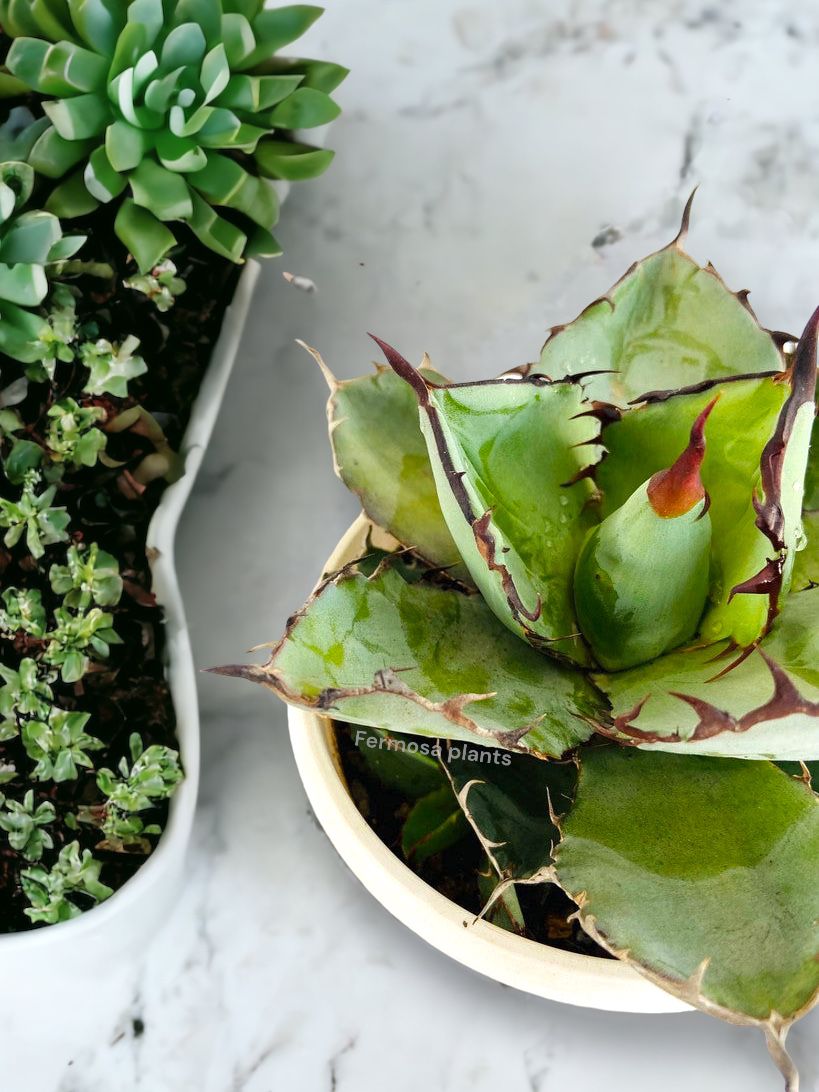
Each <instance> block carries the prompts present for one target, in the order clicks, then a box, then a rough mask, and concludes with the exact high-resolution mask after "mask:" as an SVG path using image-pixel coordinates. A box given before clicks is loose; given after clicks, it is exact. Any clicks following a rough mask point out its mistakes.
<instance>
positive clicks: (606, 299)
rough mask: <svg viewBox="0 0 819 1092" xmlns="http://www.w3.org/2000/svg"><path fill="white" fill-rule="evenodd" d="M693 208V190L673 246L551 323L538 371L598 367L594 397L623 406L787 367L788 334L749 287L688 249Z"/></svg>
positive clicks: (591, 389) (556, 373) (591, 386)
mask: <svg viewBox="0 0 819 1092" xmlns="http://www.w3.org/2000/svg"><path fill="white" fill-rule="evenodd" d="M692 199H693V194H692ZM690 211H691V200H689V202H688V204H687V206H686V209H685V212H684V214H683V221H682V226H681V228H680V231H679V233H678V234H677V236H676V238H675V239H674V240H673V241H672V242H671V243H670V244H669V245H668V246H666V247H664V248H663V249H662V250H659V251H657V252H656V253H655V254H651V255H649V257H647V258H644V259H643V260H642V261H639V262H636V263H635V264H634V265H632V266H631V268H630V269H629V270H628V271H627V272H626V273H625V275H624V276H623V277H622V278H621V279H620V280H619V281H618V282H617V283H616V284H615V285H614V286H613V287H612V288H610V289H609V291H608V292H607V293H606V294H605V296H602V297H601V298H600V299H598V300H596V301H595V302H594V303H591V304H589V306H588V307H586V308H585V309H584V310H583V311H582V313H581V314H580V315H579V316H578V317H577V318H576V319H575V320H574V321H573V322H570V323H568V324H566V325H562V326H556V327H554V328H553V330H552V332H551V334H550V336H549V338H548V340H547V341H546V344H545V345H544V346H543V350H542V352H541V355H540V360H539V362H538V363H537V364H535V365H534V367H533V369H532V372H531V373H530V374H541V375H548V376H550V377H551V378H553V379H557V378H560V377H563V376H576V375H580V374H587V373H589V372H598V373H599V374H597V375H594V376H592V377H590V379H589V381H588V383H587V390H588V395H589V397H590V398H592V399H598V400H601V401H604V402H608V403H612V404H614V405H617V406H621V407H625V406H627V405H629V404H630V403H631V402H632V400H634V399H638V398H640V396H641V395H644V394H646V393H647V392H649V391H658V390H669V391H671V390H679V389H680V388H681V387H690V386H693V385H695V384H697V383H701V382H704V381H713V380H717V379H726V378H728V377H730V376H732V375H742V374H751V373H754V374H756V373H765V372H777V371H784V369H785V361H784V359H783V356H782V352H781V347H780V346H781V341H782V338H781V337H778V336H777V335H774V334H772V333H771V332H770V331H768V330H765V329H763V328H762V327H761V326H760V325H759V323H758V321H757V319H756V316H755V315H754V313H753V311H752V310H751V308H750V306H749V304H748V300H747V292H740V293H733V292H731V291H730V290H729V289H728V288H727V287H726V285H725V283H724V282H723V281H722V280H721V278H720V277H719V275H718V274H717V272H716V270H715V269H714V268H713V266H711V265H707V266H700V265H699V264H698V263H697V262H695V261H694V259H693V258H691V257H690V256H689V255H688V254H686V252H685V251H684V249H683V245H684V243H685V239H686V236H687V233H688V220H689V215H690Z"/></svg>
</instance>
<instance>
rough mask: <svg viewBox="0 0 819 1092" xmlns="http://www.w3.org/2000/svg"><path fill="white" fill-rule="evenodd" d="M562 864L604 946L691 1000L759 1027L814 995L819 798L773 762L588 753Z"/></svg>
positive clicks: (780, 1026)
mask: <svg viewBox="0 0 819 1092" xmlns="http://www.w3.org/2000/svg"><path fill="white" fill-rule="evenodd" d="M562 833H563V839H562V841H561V843H560V845H559V847H558V849H557V851H556V857H555V875H556V878H557V880H558V882H559V883H560V885H561V886H562V887H563V888H564V890H565V891H566V892H567V894H568V895H569V896H570V897H571V898H572V899H574V900H575V901H576V902H577V904H578V906H579V907H580V910H579V918H580V922H581V924H582V925H583V928H584V929H585V930H586V931H587V932H589V933H591V935H592V936H593V937H594V938H595V939H596V940H598V942H599V943H601V944H602V945H603V946H604V947H606V948H608V949H609V950H610V951H611V952H612V953H614V954H615V955H617V956H619V957H620V958H621V959H624V960H626V961H627V962H628V963H630V964H631V965H632V966H634V967H635V968H636V969H637V970H639V971H640V972H641V973H643V974H645V975H647V976H648V977H649V978H651V979H652V981H654V982H656V983H657V984H658V985H660V986H662V987H663V988H664V989H666V990H668V991H669V992H670V993H672V994H675V995H676V996H678V997H681V998H682V999H683V1000H685V1001H687V1002H688V1003H690V1004H692V1005H695V1006H697V1007H698V1008H701V1009H703V1010H705V1011H706V1012H709V1013H712V1014H714V1015H719V1016H723V1017H725V1018H727V1019H729V1020H731V1021H733V1022H736V1023H745V1024H751V1025H756V1026H758V1027H760V1028H762V1029H763V1030H764V1031H765V1033H766V1037H767V1039H768V1042H769V1046H770V1048H771V1052H772V1054H773V1055H774V1058H775V1059H776V1061H777V1063H778V1064H779V1065H780V1066H781V1067H782V1069H783V1071H784V1072H785V1073H786V1075H787V1076H788V1077H789V1078H790V1080H791V1082H792V1083H790V1084H789V1087H791V1088H795V1087H796V1083H795V1080H794V1077H795V1074H794V1071H793V1067H792V1065H791V1063H790V1060H789V1059H788V1057H787V1054H786V1053H785V1050H784V1039H785V1035H786V1033H787V1029H788V1027H789V1026H790V1024H791V1023H792V1022H793V1021H794V1020H795V1019H797V1018H798V1017H799V1016H800V1015H802V1014H803V1013H804V1012H805V1011H807V1009H809V1008H810V1007H811V1006H812V1005H813V1004H814V1003H815V1001H816V999H817V995H819V961H817V958H816V954H817V945H819V932H818V931H817V921H819V884H817V882H816V876H817V870H819V801H817V797H816V796H815V794H814V793H813V792H812V791H811V790H810V788H809V787H808V786H807V785H806V784H805V783H804V782H802V781H801V780H797V779H795V778H792V777H789V776H788V775H787V774H785V773H783V772H782V771H781V770H778V769H777V768H776V767H775V766H773V765H771V764H769V763H765V762H730V761H727V760H716V759H708V758H687V759H682V758H680V757H674V756H671V755H660V754H642V753H640V752H637V751H629V750H624V749H621V748H617V747H604V748H590V749H588V750H587V751H586V752H585V753H584V756H583V760H582V763H581V770H580V778H579V783H578V789H577V799H576V802H575V804H574V807H573V808H572V810H571V812H570V813H569V815H568V816H567V817H566V818H565V819H564V820H563V822H562Z"/></svg>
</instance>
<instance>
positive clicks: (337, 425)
mask: <svg viewBox="0 0 819 1092" xmlns="http://www.w3.org/2000/svg"><path fill="white" fill-rule="evenodd" d="M308 351H309V352H310V353H311V354H312V355H313V357H314V358H315V359H316V360H317V361H318V364H319V366H320V367H321V369H322V372H323V373H324V376H325V378H326V379H327V383H328V386H329V387H330V398H329V400H328V402H327V419H328V422H329V425H330V442H331V444H332V447H333V458H334V463H335V470H336V473H337V474H338V476H339V477H340V478H341V480H342V481H343V482H344V484H345V485H346V486H347V488H348V489H351V490H352V491H353V492H354V493H356V494H357V495H358V496H359V497H360V498H361V505H362V508H363V509H364V511H365V512H366V514H367V515H368V516H369V517H370V519H371V520H372V521H373V522H374V523H375V524H377V525H378V526H379V527H382V528H383V529H384V530H385V531H388V532H389V533H390V534H391V535H393V537H394V538H396V539H398V541H399V542H400V543H402V544H403V545H404V546H408V547H410V548H411V549H413V550H416V551H417V552H418V553H419V554H420V555H421V557H423V558H425V559H426V560H427V561H429V562H430V564H432V565H439V566H443V567H446V566H451V565H457V564H458V563H459V562H460V554H459V553H458V548H457V547H456V545H455V543H454V542H453V540H452V535H450V533H449V529H448V527H447V525H446V521H445V520H444V517H443V513H442V512H441V506H440V504H439V502H438V494H437V491H436V489H435V480H434V478H433V476H432V467H431V466H430V462H429V456H428V454H427V446H426V443H425V442H424V438H423V436H422V435H421V429H420V426H419V423H418V403H417V402H416V400H415V396H414V395H413V393H412V391H411V390H410V388H409V387H408V386H407V384H406V383H404V382H403V381H402V380H401V379H399V377H398V376H397V375H395V373H394V372H391V371H389V370H388V369H386V368H378V369H376V371H375V373H374V374H372V375H364V376H359V377H358V378H356V379H348V380H342V381H339V380H337V379H336V378H335V376H334V375H333V374H332V373H331V372H330V370H329V368H328V367H327V365H326V364H325V363H324V361H323V360H322V359H321V356H320V355H319V354H318V353H317V352H316V351H315V350H314V349H308ZM425 375H427V376H428V377H429V378H430V380H432V381H435V382H441V383H445V382H446V380H445V379H444V378H443V377H442V376H440V375H439V374H438V373H437V372H434V371H433V370H432V369H431V368H429V367H427V368H426V369H425Z"/></svg>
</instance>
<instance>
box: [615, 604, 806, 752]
mask: <svg viewBox="0 0 819 1092" xmlns="http://www.w3.org/2000/svg"><path fill="white" fill-rule="evenodd" d="M817 611H819V589H817V588H808V589H805V590H802V591H793V592H792V593H791V594H790V595H789V596H788V598H787V600H786V601H785V604H784V607H783V609H782V611H781V613H780V615H779V617H778V618H777V620H776V624H775V625H774V626H773V628H772V630H771V632H770V633H769V634H768V635H767V636H766V637H765V638H764V640H762V642H761V643H760V644H759V646H758V647H757V648H756V649H754V650H753V651H752V652H751V653H750V655H748V656H747V657H745V658H744V659H743V660H742V661H741V662H739V663H737V662H736V659H737V658H736V652H735V649H734V647H733V645H732V644H731V643H730V642H728V641H722V642H719V643H717V644H715V645H708V646H700V647H694V648H684V649H678V650H676V651H674V652H670V653H668V654H667V655H665V656H660V657H658V659H656V660H655V661H654V662H653V663H651V664H643V665H642V666H640V667H637V668H633V669H632V670H630V671H619V672H615V673H612V674H608V675H602V674H598V675H595V676H594V680H595V682H596V683H597V685H598V686H599V687H600V689H601V690H602V691H603V692H604V693H605V694H606V696H607V697H608V699H609V701H610V703H611V707H612V714H611V718H610V719H609V720H603V721H601V722H600V723H599V724H598V730H599V731H601V732H602V733H604V734H605V735H608V736H610V737H611V738H612V739H615V740H617V741H619V742H621V743H627V744H630V745H632V746H638V747H640V748H643V749H650V750H663V751H672V752H678V753H679V752H685V753H687V754H690V753H694V754H703V755H722V756H732V757H735V758H751V759H764V758H769V759H777V760H791V761H796V762H798V761H800V760H804V761H813V760H816V759H819V628H817V625H816V618H817ZM727 664H733V665H734V666H732V667H731V670H730V671H724V668H725V666H726V665H727Z"/></svg>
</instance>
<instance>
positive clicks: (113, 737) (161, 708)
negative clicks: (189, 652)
mask: <svg viewBox="0 0 819 1092" xmlns="http://www.w3.org/2000/svg"><path fill="white" fill-rule="evenodd" d="M35 201H36V195H35ZM66 230H67V231H69V232H70V233H72V234H73V233H75V232H83V233H86V234H87V235H88V241H87V242H86V244H85V246H84V247H83V249H82V251H81V252H80V254H79V255H78V259H81V260H83V261H92V260H93V261H96V262H107V263H109V264H110V265H111V266H112V267H113V268H114V271H115V275H114V277H113V278H112V279H98V278H95V277H92V276H88V275H83V276H82V277H80V278H79V279H77V280H76V281H74V282H73V283H74V284H75V285H76V286H77V287H78V288H80V289H81V293H82V294H81V298H80V300H79V302H78V321H79V323H80V324H83V323H94V324H96V326H97V327H98V331H99V332H98V334H97V335H95V336H98V337H102V338H105V339H107V340H109V341H111V342H121V341H123V340H124V339H125V338H126V337H128V336H130V335H133V336H135V337H138V338H139V339H140V342H141V345H140V348H139V350H138V353H139V355H140V356H142V357H143V358H144V360H145V362H146V364H147V366H148V371H147V372H146V374H145V375H142V376H140V377H138V378H137V379H133V380H131V381H130V382H129V386H128V391H129V397H128V398H127V399H115V398H109V397H108V396H105V395H104V396H101V397H99V398H92V399H90V400H89V398H88V396H87V395H85V396H83V395H82V393H81V392H82V386H83V383H84V381H85V378H86V376H87V374H88V373H87V370H86V369H85V368H84V367H83V366H82V365H81V364H79V363H77V362H75V363H72V364H61V363H58V364H57V369H56V373H55V384H54V388H53V389H52V387H51V386H50V385H49V384H48V383H35V382H30V383H29V391H28V396H27V398H26V400H25V401H24V402H23V403H21V404H20V405H18V406H16V409H18V410H19V411H20V413H21V416H22V418H23V420H24V421H25V422H26V424H27V426H28V428H27V430H26V432H20V433H18V437H20V438H23V437H25V438H29V439H34V440H38V439H40V438H41V437H42V434H43V432H44V431H45V426H46V420H47V419H46V412H47V410H48V408H49V406H50V405H51V403H52V401H53V400H55V399H58V398H65V397H74V398H76V399H77V401H81V400H84V401H85V402H86V404H88V403H89V401H90V402H91V403H96V404H98V405H102V406H104V407H105V408H106V409H107V410H108V411H109V418H110V417H113V416H116V415H117V414H118V413H121V412H122V411H124V410H127V409H128V408H130V407H132V406H135V405H141V406H142V407H144V408H145V409H146V410H147V411H148V412H149V413H150V414H151V415H152V416H153V417H154V418H155V419H156V420H157V422H158V423H159V424H160V425H161V427H162V429H163V431H164V433H165V436H166V438H167V440H168V442H169V443H170V445H171V447H172V448H173V449H174V451H178V449H179V444H180V441H181V440H182V437H183V434H184V431H185V426H186V424H187V421H188V418H189V416H190V412H191V407H192V404H193V401H194V399H195V397H196V394H197V392H198V390H199V386H200V383H201V380H202V377H203V374H204V372H205V370H206V368H207V366H208V363H209V360H210V356H211V352H212V349H213V346H214V344H215V342H216V339H217V337H218V334H219V330H220V327H221V323H222V317H223V314H224V311H225V308H226V306H227V304H228V303H229V302H230V300H231V298H232V295H233V292H234V289H235V286H236V281H237V278H238V276H239V270H238V269H237V267H236V266H234V265H233V264H232V263H230V262H227V261H225V260H224V259H221V258H219V257H217V256H216V255H215V254H213V253H212V252H211V251H209V250H206V249H205V248H204V247H202V246H201V245H200V244H199V243H198V242H197V241H196V240H195V238H194V237H193V235H192V234H190V233H188V232H184V231H183V230H182V229H180V232H179V237H180V241H181V243H182V245H181V246H180V248H179V250H178V251H176V252H174V253H173V254H172V255H171V258H172V259H173V260H174V261H175V263H176V265H177V267H178V270H179V276H181V277H183V278H184V280H185V281H186V283H187V290H186V292H185V293H184V294H183V295H182V296H180V297H179V298H178V299H177V301H176V304H175V306H174V307H173V308H172V309H171V310H170V311H169V312H167V313H166V314H161V313H159V312H158V311H157V309H156V307H155V305H154V304H153V303H152V302H151V301H150V300H148V299H147V298H146V297H145V296H144V295H142V294H140V293H138V292H136V291H134V290H133V289H130V288H126V287H124V285H123V281H124V280H125V279H127V278H128V277H130V276H133V275H134V274H135V272H136V268H135V266H134V264H133V263H132V262H130V261H129V260H128V256H127V255H126V254H125V253H124V248H123V247H122V245H121V243H119V241H118V240H117V239H116V238H115V237H114V234H113V214H112V212H110V211H109V209H108V208H106V207H104V206H103V207H102V208H101V209H100V210H99V211H97V212H96V213H94V214H92V215H91V216H89V217H87V218H86V219H84V220H76V221H72V222H71V223H70V224H68V225H66ZM22 375H23V366H22V365H20V364H19V363H17V362H16V361H13V360H10V359H8V358H6V357H4V356H2V355H0V377H1V379H2V382H1V383H0V386H2V387H6V386H8V385H9V384H10V383H11V382H13V381H14V380H15V379H16V378H18V377H19V376H22ZM103 425H104V422H103ZM101 427H102V426H101ZM154 450H155V448H154V445H153V444H152V443H151V441H150V440H149V439H148V438H147V437H145V436H144V435H139V434H138V433H137V432H134V431H130V430H129V431H125V432H122V433H118V434H116V435H114V434H109V435H108V443H107V448H106V454H107V456H109V457H110V458H111V459H114V460H116V461H117V462H119V463H121V464H122V465H121V466H118V467H112V468H109V467H106V466H104V465H102V463H98V464H97V466H95V467H93V468H82V469H80V470H78V471H74V470H69V471H67V472H66V474H65V477H64V479H63V481H62V482H61V483H60V486H59V489H58V493H57V496H56V498H55V500H54V502H53V503H54V505H57V506H64V507H65V508H67V509H68V512H69V513H70V516H71V523H70V525H69V529H68V530H69V533H70V535H71V541H73V542H83V541H85V542H97V543H98V544H99V545H100V547H101V548H102V549H104V550H107V551H108V552H109V553H110V554H112V555H113V556H114V557H115V558H117V560H118V561H119V565H120V572H121V574H122V576H123V579H124V583H125V590H124V592H123V595H122V599H121V600H120V603H119V605H118V606H116V607H113V608H109V607H107V608H105V609H106V610H110V611H111V612H112V613H113V615H114V629H115V630H116V632H117V633H118V634H119V635H120V637H121V638H122V641H123V643H122V644H121V645H113V646H112V647H111V654H110V657H109V658H108V659H107V660H106V661H104V662H101V663H99V664H94V670H93V671H92V672H91V673H90V674H88V675H86V676H85V678H84V679H83V680H82V682H81V683H78V684H66V683H64V682H62V681H61V680H60V679H59V678H57V680H56V681H55V682H54V683H53V684H52V689H53V691H54V704H55V705H56V706H57V707H58V708H62V709H66V710H75V709H76V710H80V711H82V712H86V713H90V714H91V718H90V720H89V722H88V725H87V731H88V732H89V733H90V734H91V735H94V736H97V737H98V738H99V739H101V740H102V741H103V742H104V744H105V749H104V750H102V751H95V752H93V759H94V764H95V767H97V768H99V767H103V766H106V767H108V768H110V769H115V768H116V766H117V764H118V762H119V760H120V758H121V757H123V756H126V755H127V754H128V740H129V736H130V735H131V733H132V732H138V733H139V734H140V735H141V737H142V739H143V742H144V744H145V746H146V747H148V746H149V745H150V744H152V743H159V744H165V745H167V746H169V747H174V748H175V747H176V746H177V744H176V724H175V717H174V710H173V704H172V701H171V696H170V691H169V688H168V684H167V681H166V679H165V671H164V646H165V635H164V629H163V615H162V611H161V609H160V608H159V607H158V606H157V604H156V602H155V600H154V597H153V595H152V592H151V573H150V568H149V564H148V558H147V556H146V544H145V539H146V533H147V529H148V524H149V523H150V520H151V517H152V515H153V513H154V511H155V510H156V507H157V505H158V503H159V501H160V499H161V497H162V494H163V492H164V490H165V488H166V487H167V482H166V481H165V480H164V479H160V480H158V481H153V482H151V483H150V484H149V485H148V486H147V487H145V488H144V490H142V489H140V488H139V487H136V488H135V487H134V485H133V482H130V481H129V479H128V475H127V473H126V472H127V471H129V470H133V469H134V468H136V467H137V466H138V465H139V463H140V462H141V461H142V459H143V458H144V457H145V456H146V455H149V454H150V453H151V452H152V451H154ZM3 454H4V455H5V454H8V444H6V445H5V446H4V451H3ZM0 490H1V491H2V494H3V495H4V496H9V497H14V496H16V495H19V487H16V493H15V487H12V486H10V485H9V483H8V481H7V480H6V479H5V477H4V476H2V475H0ZM67 545H68V544H67V543H63V544H62V545H59V546H51V547H47V548H46V551H45V556H44V557H42V558H41V559H40V561H39V562H35V561H34V560H33V559H32V558H31V557H30V555H29V554H28V552H27V550H26V549H25V545H24V544H23V543H20V544H18V545H17V546H15V547H14V548H13V549H12V550H8V549H6V548H5V547H4V546H3V545H2V544H1V543H0V588H6V587H10V586H14V587H19V588H24V587H36V588H39V589H40V591H41V592H42V595H43V602H44V605H45V607H46V610H47V611H48V612H49V614H50V612H51V611H52V610H53V608H54V607H55V606H57V605H58V604H59V597H57V596H55V595H54V594H53V593H52V591H51V588H50V584H49V580H48V571H49V569H50V567H51V565H52V564H54V563H55V562H58V563H63V562H64V558H65V550H66V546H67ZM41 648H42V642H41V641H37V640H35V639H32V638H29V637H25V636H23V635H18V638H17V639H16V640H15V641H13V642H12V641H8V640H4V641H3V642H2V644H0V659H2V662H3V663H5V664H7V665H8V666H10V667H13V668H16V667H17V664H18V663H19V660H20V659H21V658H22V657H23V656H25V655H36V654H37V652H39V651H40V649H41ZM0 761H2V762H13V763H15V765H16V768H17V770H18V771H20V772H21V773H23V774H25V773H26V772H27V771H29V770H30V769H31V768H32V766H33V762H32V760H31V759H30V758H28V757H27V755H26V753H25V751H24V749H23V746H22V743H21V741H20V739H19V737H18V738H15V739H12V740H10V741H8V742H5V743H0ZM25 787H26V788H32V789H33V790H34V795H35V801H36V802H37V803H40V802H41V801H44V800H51V801H53V803H54V804H55V807H56V809H57V814H58V822H57V823H55V824H53V825H51V826H50V827H49V830H50V833H51V834H52V836H53V837H54V842H55V844H54V848H53V850H48V851H46V854H45V855H44V858H43V862H42V863H43V865H44V866H45V867H49V865H50V863H51V862H52V861H53V860H54V859H56V856H57V854H58V853H59V850H60V848H61V846H62V845H64V844H65V843H66V842H68V841H73V840H75V839H76V840H78V841H79V843H80V847H81V849H85V848H89V849H91V850H93V852H94V854H95V856H96V857H97V859H98V860H101V861H102V862H103V868H102V872H101V876H100V879H101V880H102V881H103V882H104V883H106V884H108V886H109V887H112V888H114V889H115V890H116V889H117V888H119V887H121V886H122V885H123V884H124V883H125V882H126V881H127V880H128V879H129V878H130V877H131V876H132V875H133V874H134V873H135V872H136V871H137V869H138V868H139V867H140V865H141V864H142V863H143V862H144V861H145V855H144V853H142V852H140V853H134V852H130V853H129V852H113V851H110V850H106V849H104V848H103V849H98V848H96V847H97V845H98V843H99V842H100V839H101V834H100V832H99V831H98V830H97V829H96V828H95V827H93V826H89V825H86V824H80V825H79V827H78V829H77V830H76V831H74V830H70V829H66V828H64V827H63V826H62V824H61V823H60V822H59V819H60V818H61V817H62V816H63V815H65V814H66V813H68V812H74V811H76V809H77V808H78V807H79V806H80V805H83V804H84V805H94V804H98V803H99V802H100V799H101V794H100V792H99V790H98V788H97V785H96V775H95V773H94V772H93V771H87V770H82V769H81V770H80V774H79V777H78V778H77V779H76V780H70V781H65V782H62V783H60V784H55V783H54V782H52V781H46V782H42V783H37V782H32V783H30V784H27V785H26V786H25ZM18 789H19V785H18V782H17V781H15V782H13V783H12V784H11V785H9V787H8V791H9V793H11V794H12V795H15V796H16V795H21V793H19V792H18ZM167 810H168V805H167V802H166V803H163V804H162V805H161V806H160V807H157V808H155V809H152V810H151V811H146V812H144V813H141V816H140V817H141V818H143V819H144V821H145V822H146V823H159V824H160V825H162V826H164V823H165V819H166V815H167ZM150 841H151V844H152V845H154V844H155V843H156V838H152V839H150ZM25 867H28V866H27V863H26V862H25V861H24V860H22V858H21V857H20V856H19V855H18V854H17V853H15V852H14V851H13V850H11V849H10V848H9V845H8V841H7V840H6V838H5V837H3V838H2V839H0V932H11V931H18V930H24V929H29V928H31V927H32V924H31V922H30V921H29V919H28V918H27V917H26V916H25V914H24V913H23V910H24V908H25V907H26V906H27V905H28V903H27V900H26V899H25V898H24V896H23V894H22V891H21V889H20V885H19V872H20V870H21V868H25ZM81 899H82V896H77V898H76V901H77V903H78V904H79V903H80V902H81Z"/></svg>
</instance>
